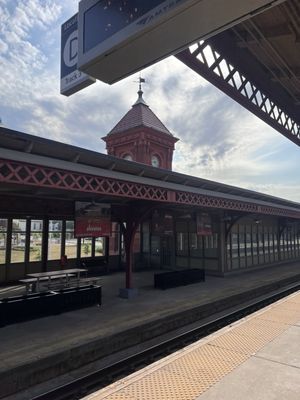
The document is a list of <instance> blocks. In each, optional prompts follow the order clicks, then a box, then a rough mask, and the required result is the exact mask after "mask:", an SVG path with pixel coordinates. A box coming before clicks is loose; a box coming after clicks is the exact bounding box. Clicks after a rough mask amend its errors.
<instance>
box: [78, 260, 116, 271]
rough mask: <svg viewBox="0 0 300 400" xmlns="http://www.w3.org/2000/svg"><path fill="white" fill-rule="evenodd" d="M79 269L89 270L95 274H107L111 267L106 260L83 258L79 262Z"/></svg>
mask: <svg viewBox="0 0 300 400" xmlns="http://www.w3.org/2000/svg"><path fill="white" fill-rule="evenodd" d="M79 268H88V269H89V270H91V271H93V273H94V272H101V273H105V274H106V273H107V272H108V269H109V265H108V263H107V260H106V259H104V258H82V259H81V260H80V261H79Z"/></svg>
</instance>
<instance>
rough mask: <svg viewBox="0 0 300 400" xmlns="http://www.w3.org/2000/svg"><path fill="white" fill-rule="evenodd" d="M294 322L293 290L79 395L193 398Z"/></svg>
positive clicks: (130, 399)
mask: <svg viewBox="0 0 300 400" xmlns="http://www.w3.org/2000/svg"><path fill="white" fill-rule="evenodd" d="M299 321H300V292H297V293H296V294H292V295H290V296H289V297H288V298H286V299H283V300H280V301H278V302H276V303H274V304H272V305H271V306H268V307H266V308H265V309H263V310H260V311H258V312H256V313H255V314H253V315H251V316H249V317H247V318H244V319H243V320H241V321H239V322H237V323H234V324H233V325H232V326H230V327H226V328H223V329H221V330H220V331H219V332H217V333H215V334H213V335H210V336H209V337H207V338H205V339H201V340H199V341H198V342H196V343H193V344H192V345H189V346H187V347H185V348H184V349H181V350H179V351H177V352H176V353H174V354H172V355H170V356H168V357H166V358H164V359H162V360H159V361H157V362H155V363H153V364H151V365H149V366H148V367H146V368H144V369H143V370H141V371H137V372H135V373H134V374H131V375H129V376H128V377H126V378H124V379H122V380H120V381H118V382H115V383H113V384H112V385H109V386H107V387H106V388H104V389H101V390H100V391H98V392H97V393H94V394H92V395H89V396H87V397H85V398H84V399H85V400H104V399H105V400H193V399H196V398H197V397H198V396H199V395H201V394H202V393H203V392H205V391H206V390H207V389H209V388H210V387H211V386H213V385H214V384H215V383H217V382H219V381H220V380H221V379H222V378H223V377H224V376H225V375H227V374H228V373H230V372H231V371H233V370H234V369H235V368H237V367H238V366H239V365H240V364H242V363H243V362H244V361H246V360H247V359H248V358H250V357H251V356H252V355H253V354H255V353H256V352H257V351H259V350H260V349H261V348H262V347H264V346H265V345H266V344H267V343H269V342H271V341H272V340H274V339H275V338H276V337H277V336H279V335H280V334H282V333H283V332H284V331H285V330H287V329H288V328H289V326H290V325H292V324H294V323H297V322H299Z"/></svg>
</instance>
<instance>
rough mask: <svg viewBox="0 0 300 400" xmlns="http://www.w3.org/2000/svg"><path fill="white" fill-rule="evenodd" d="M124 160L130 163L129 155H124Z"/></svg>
mask: <svg viewBox="0 0 300 400" xmlns="http://www.w3.org/2000/svg"><path fill="white" fill-rule="evenodd" d="M124 160H128V161H132V157H131V155H130V154H126V155H125V156H124Z"/></svg>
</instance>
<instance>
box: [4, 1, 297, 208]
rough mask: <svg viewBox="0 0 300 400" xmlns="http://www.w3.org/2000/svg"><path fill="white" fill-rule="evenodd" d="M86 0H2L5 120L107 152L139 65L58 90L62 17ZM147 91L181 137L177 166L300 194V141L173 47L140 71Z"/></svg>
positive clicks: (131, 98) (131, 97)
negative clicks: (114, 76)
mask: <svg viewBox="0 0 300 400" xmlns="http://www.w3.org/2000/svg"><path fill="white" fill-rule="evenodd" d="M77 11H78V0H64V1H63V2H61V1H59V0H0V118H1V119H2V123H3V124H4V126H5V127H7V128H10V129H14V130H17V131H21V132H25V133H29V134H32V135H37V136H42V137H45V138H47V139H53V140H57V141H60V142H64V143H68V144H72V145H75V146H80V147H83V148H87V149H91V150H94V151H99V152H101V153H106V150H105V144H104V142H103V141H102V140H101V137H103V136H105V135H106V134H107V133H108V132H109V131H110V130H111V129H112V128H113V127H114V126H115V124H116V123H117V122H118V121H119V120H120V119H121V118H122V117H123V116H124V114H125V113H126V112H127V111H128V110H129V109H130V108H131V106H132V104H133V103H134V102H135V101H136V99H137V93H136V92H137V90H138V84H137V80H138V78H139V74H134V75H132V76H130V77H128V78H126V79H124V80H122V81H120V82H118V83H115V84H114V85H107V84H105V83H102V82H100V81H97V83H95V84H93V85H91V86H90V87H88V88H85V89H83V90H81V91H80V92H78V93H76V94H74V95H72V96H70V97H65V96H62V95H61V94H60V92H59V91H60V29H61V24H62V23H64V22H65V21H66V20H67V19H69V18H70V17H71V16H72V15H73V14H75V13H76V12H77ZM142 76H143V78H145V79H146V83H145V84H144V87H143V91H144V95H143V97H144V100H145V101H146V103H147V104H148V105H149V106H150V108H151V110H152V111H153V112H154V113H155V114H156V115H157V116H158V117H159V118H160V120H161V121H162V122H163V123H164V124H165V125H166V126H167V127H168V129H169V130H170V131H171V132H172V133H173V134H174V136H176V137H177V138H179V139H180V141H179V142H178V143H177V144H176V150H175V153H174V160H173V170H174V171H176V172H181V173H186V174H189V175H193V176H197V177H200V178H205V179H209V180H213V181H217V182H221V183H226V184H229V185H233V186H238V187H242V188H246V189H250V190H255V191H258V192H262V193H266V194H270V195H273V196H277V197H281V198H285V199H288V200H292V201H296V202H300V190H299V188H300V174H299V172H298V167H299V161H300V152H299V147H298V146H297V145H295V144H294V143H292V142H290V141H289V140H288V139H286V138H285V137H283V136H282V135H280V134H279V133H278V132H277V131H275V130H274V129H272V128H271V127H269V126H268V125H266V124H265V123H264V122H262V121H260V120H259V119H258V118H257V117H255V116H254V115H253V114H251V113H250V112H248V111H247V110H245V109H243V108H242V107H241V106H240V105H238V104H237V103H235V102H234V101H233V100H231V99H230V98H229V97H227V96H226V95H224V94H223V93H222V92H220V91H219V90H218V89H216V88H215V87H214V86H213V85H211V84H210V83H208V82H207V81H205V80H204V79H203V78H201V77H200V76H199V75H198V74H196V73H194V72H193V71H191V70H190V69H189V68H188V67H186V66H185V65H184V64H183V63H181V62H180V61H179V60H177V59H176V58H175V57H169V58H167V59H165V60H163V61H161V62H159V63H157V64H155V65H154V66H151V67H148V68H147V69H145V70H143V71H142Z"/></svg>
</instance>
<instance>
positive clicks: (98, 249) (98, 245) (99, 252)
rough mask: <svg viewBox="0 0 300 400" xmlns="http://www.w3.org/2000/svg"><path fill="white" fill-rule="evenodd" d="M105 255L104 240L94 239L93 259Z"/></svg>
mask: <svg viewBox="0 0 300 400" xmlns="http://www.w3.org/2000/svg"><path fill="white" fill-rule="evenodd" d="M104 253H105V238H104V237H97V238H95V257H101V256H104Z"/></svg>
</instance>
